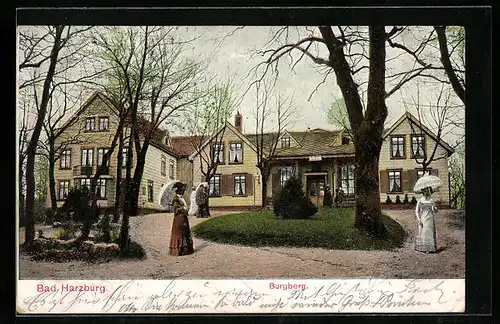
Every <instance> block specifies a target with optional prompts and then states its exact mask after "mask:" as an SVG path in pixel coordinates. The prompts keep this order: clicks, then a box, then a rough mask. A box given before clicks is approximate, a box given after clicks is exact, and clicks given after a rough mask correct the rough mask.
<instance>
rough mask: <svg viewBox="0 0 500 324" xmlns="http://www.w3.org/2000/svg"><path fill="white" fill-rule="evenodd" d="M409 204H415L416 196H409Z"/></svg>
mask: <svg viewBox="0 0 500 324" xmlns="http://www.w3.org/2000/svg"><path fill="white" fill-rule="evenodd" d="M410 204H412V205H416V204H417V198H415V196H412V197H411V201H410Z"/></svg>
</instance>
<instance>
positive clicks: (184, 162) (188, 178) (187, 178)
mask: <svg viewBox="0 0 500 324" xmlns="http://www.w3.org/2000/svg"><path fill="white" fill-rule="evenodd" d="M177 179H179V180H180V181H182V182H184V183H186V184H187V190H186V192H185V193H184V199H185V200H186V202H189V196H190V195H191V191H192V187H193V163H192V162H191V161H189V160H188V158H187V157H183V158H180V159H177Z"/></svg>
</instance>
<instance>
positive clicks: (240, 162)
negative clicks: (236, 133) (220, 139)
mask: <svg viewBox="0 0 500 324" xmlns="http://www.w3.org/2000/svg"><path fill="white" fill-rule="evenodd" d="M233 145H236V146H237V145H239V146H240V151H241V154H240V156H241V161H238V162H234V161H233V159H232V158H231V153H232V152H233V150H232V147H233ZM228 164H243V142H241V141H236V142H229V162H228Z"/></svg>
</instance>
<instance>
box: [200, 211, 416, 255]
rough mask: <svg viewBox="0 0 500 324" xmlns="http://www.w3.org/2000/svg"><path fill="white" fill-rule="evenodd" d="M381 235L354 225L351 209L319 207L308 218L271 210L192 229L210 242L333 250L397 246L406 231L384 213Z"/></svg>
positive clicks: (218, 219)
mask: <svg viewBox="0 0 500 324" xmlns="http://www.w3.org/2000/svg"><path fill="white" fill-rule="evenodd" d="M383 217H384V223H385V226H386V228H387V230H388V233H387V235H386V237H385V238H374V237H371V236H369V235H367V234H366V233H364V232H361V231H359V230H357V229H356V228H354V209H353V208H340V209H337V208H328V209H323V208H320V210H319V211H318V213H317V214H316V215H314V216H313V218H312V219H308V220H302V219H301V220H297V219H287V220H284V219H279V218H277V217H276V216H274V214H273V213H272V212H271V211H263V212H245V213H238V214H230V215H223V216H219V217H214V218H212V219H209V220H207V221H204V222H202V223H199V224H198V225H196V226H194V227H193V229H192V232H193V235H194V236H196V237H199V238H203V239H206V240H210V241H215V242H219V243H228V244H238V245H247V246H290V247H321V248H327V249H335V250H391V249H394V248H397V247H401V246H402V245H403V243H404V241H405V239H406V236H407V233H406V232H405V230H404V229H403V228H402V227H401V225H400V224H399V223H397V222H396V221H394V220H393V219H392V218H390V217H388V216H386V215H384V216H383Z"/></svg>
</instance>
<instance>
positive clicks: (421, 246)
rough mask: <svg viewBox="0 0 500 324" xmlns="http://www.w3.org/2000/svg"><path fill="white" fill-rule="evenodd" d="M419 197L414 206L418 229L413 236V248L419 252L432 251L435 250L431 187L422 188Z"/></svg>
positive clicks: (433, 204)
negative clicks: (421, 195)
mask: <svg viewBox="0 0 500 324" xmlns="http://www.w3.org/2000/svg"><path fill="white" fill-rule="evenodd" d="M422 194H423V195H424V196H423V197H421V198H420V199H419V200H418V202H417V206H416V208H415V216H416V217H417V223H418V229H417V235H416V238H415V250H417V251H420V252H426V253H432V252H436V251H437V244H436V224H435V221H434V213H436V212H437V211H438V210H437V207H436V203H435V202H434V201H433V200H432V199H431V198H430V197H431V194H432V188H431V187H426V188H424V189H423V190H422Z"/></svg>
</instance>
